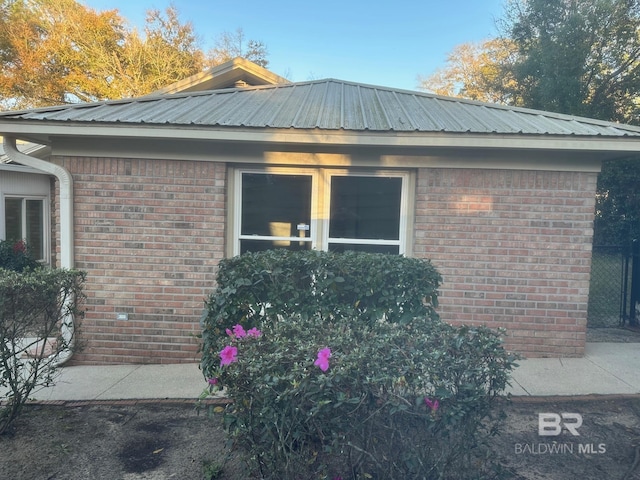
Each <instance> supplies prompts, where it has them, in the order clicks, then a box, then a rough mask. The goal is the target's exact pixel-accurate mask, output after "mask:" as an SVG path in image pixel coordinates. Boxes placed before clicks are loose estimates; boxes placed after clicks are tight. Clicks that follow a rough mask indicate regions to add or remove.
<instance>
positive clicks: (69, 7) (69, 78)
mask: <svg viewBox="0 0 640 480" xmlns="http://www.w3.org/2000/svg"><path fill="white" fill-rule="evenodd" d="M123 34H124V32H123V21H122V19H121V18H120V17H119V16H118V15H117V13H116V12H115V11H106V12H101V13H98V12H96V11H94V10H91V9H89V8H85V7H83V6H81V5H79V4H77V3H76V2H75V1H74V0H32V1H28V0H15V1H12V0H4V1H2V3H1V4H0V64H1V65H2V71H1V72H0V96H1V97H2V107H4V108H26V107H37V106H44V105H51V104H59V103H65V102H69V101H72V100H77V99H80V100H88V99H97V98H104V97H107V96H108V94H109V91H110V89H109V81H108V78H103V77H102V78H101V76H100V74H99V73H97V72H96V68H95V67H96V62H97V61H98V60H96V59H97V58H99V57H98V56H96V55H95V54H96V52H118V51H119V50H120V49H121V48H122V43H123Z"/></svg>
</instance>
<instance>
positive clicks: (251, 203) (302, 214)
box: [240, 173, 311, 246]
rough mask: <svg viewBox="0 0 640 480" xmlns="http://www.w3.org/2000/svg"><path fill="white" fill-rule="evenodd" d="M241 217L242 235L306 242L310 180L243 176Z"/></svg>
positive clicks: (270, 175)
mask: <svg viewBox="0 0 640 480" xmlns="http://www.w3.org/2000/svg"><path fill="white" fill-rule="evenodd" d="M241 217H242V218H241V231H240V233H241V235H260V236H271V237H301V236H302V237H307V238H308V237H309V236H310V234H311V231H310V228H311V227H310V225H311V176H310V175H274V174H266V175H265V174H259V173H243V174H242V210H241ZM292 243H298V242H292ZM280 246H286V245H284V244H282V245H280Z"/></svg>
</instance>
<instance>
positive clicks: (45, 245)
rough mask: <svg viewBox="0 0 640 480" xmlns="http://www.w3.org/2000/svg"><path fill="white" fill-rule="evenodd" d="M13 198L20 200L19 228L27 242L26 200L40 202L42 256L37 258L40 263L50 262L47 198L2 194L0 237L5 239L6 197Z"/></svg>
mask: <svg viewBox="0 0 640 480" xmlns="http://www.w3.org/2000/svg"><path fill="white" fill-rule="evenodd" d="M8 198H14V199H20V200H22V218H21V221H22V225H21V226H20V230H21V231H22V233H23V238H22V240H24V241H25V242H27V244H28V240H27V238H25V235H26V232H27V208H26V207H27V200H38V201H41V202H42V250H43V252H42V254H43V255H44V256H43V258H38V259H37V260H38V261H39V262H41V263H47V264H48V263H50V259H51V242H50V218H49V216H50V213H49V208H50V207H49V198H48V197H46V196H42V195H12V194H7V195H3V196H2V205H0V210H1V211H2V224H1V225H0V228H1V229H2V232H1V233H2V238H3V239H4V240H6V239H7V232H6V226H5V223H6V218H7V215H6V211H5V207H6V199H8Z"/></svg>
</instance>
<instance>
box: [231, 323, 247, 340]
mask: <svg viewBox="0 0 640 480" xmlns="http://www.w3.org/2000/svg"><path fill="white" fill-rule="evenodd" d="M233 334H234V335H235V336H236V338H243V337H246V336H247V332H245V331H244V327H243V326H242V325H240V324H238V325H236V326H235V327H233Z"/></svg>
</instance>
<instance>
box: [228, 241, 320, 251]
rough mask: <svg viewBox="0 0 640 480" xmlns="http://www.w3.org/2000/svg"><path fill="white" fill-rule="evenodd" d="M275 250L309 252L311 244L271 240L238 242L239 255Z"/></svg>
mask: <svg viewBox="0 0 640 480" xmlns="http://www.w3.org/2000/svg"><path fill="white" fill-rule="evenodd" d="M276 248H286V249H288V250H311V242H296V241H291V242H289V241H288V242H286V245H284V244H283V242H278V241H273V240H240V253H247V252H262V251H263V250H271V249H276Z"/></svg>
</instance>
